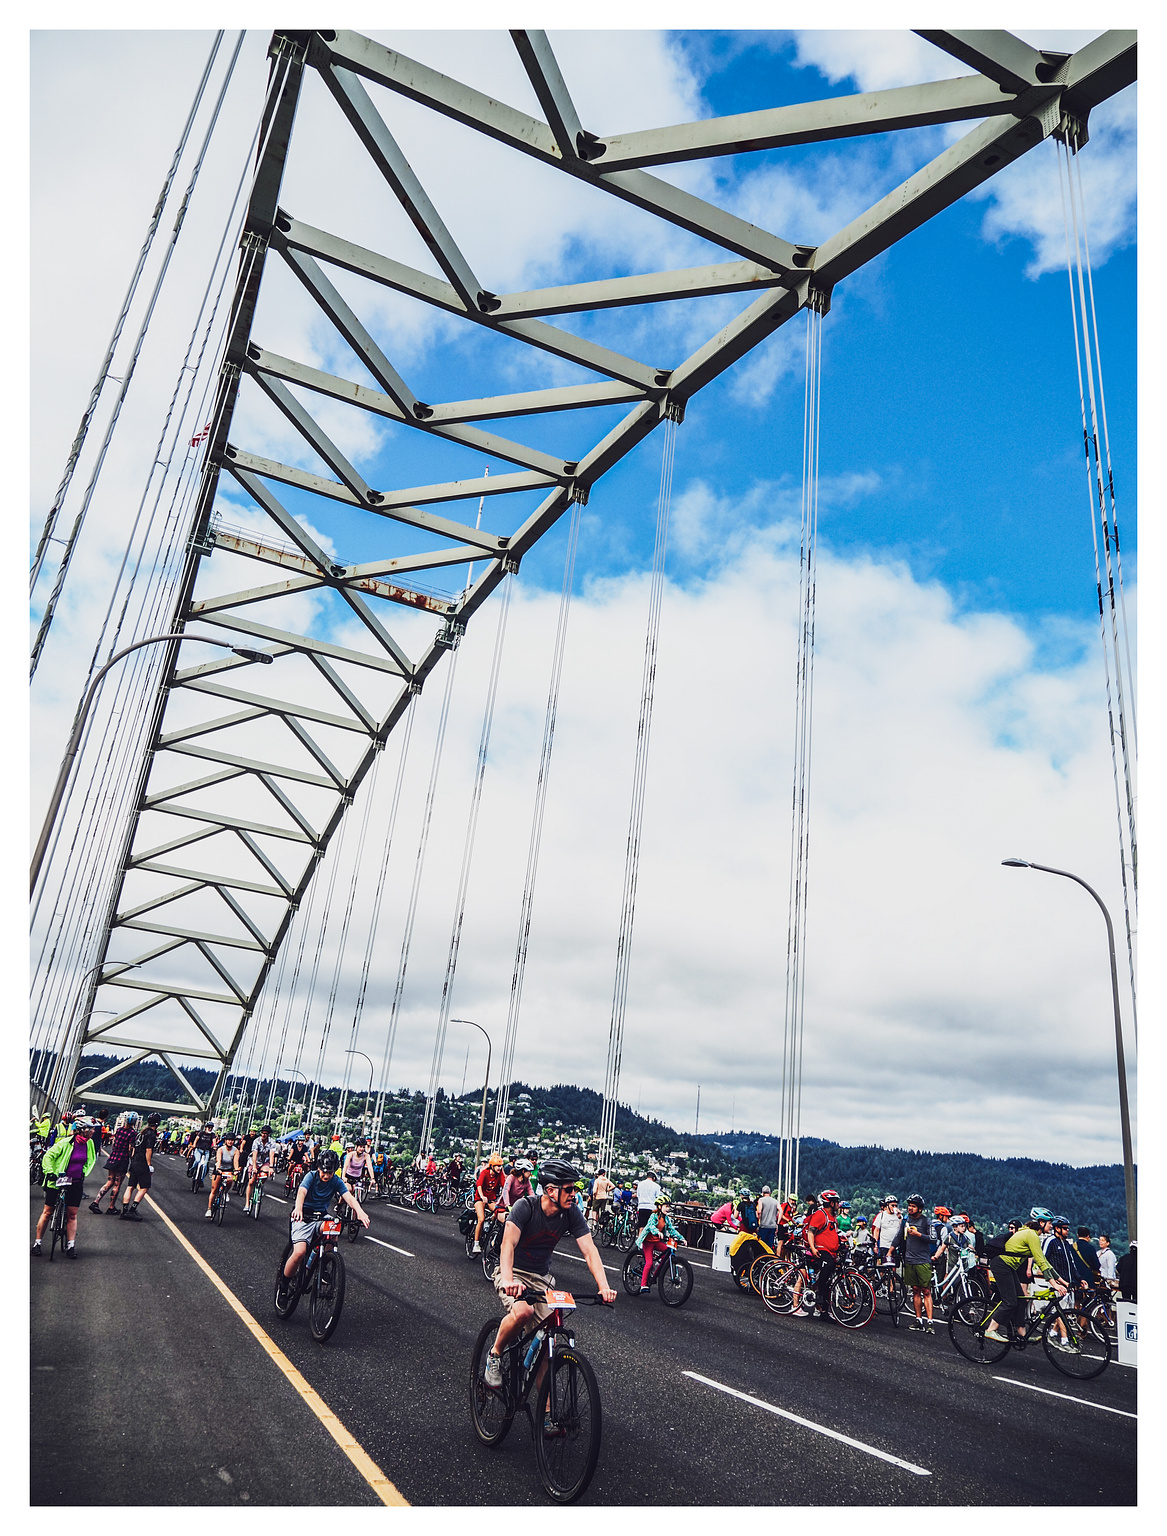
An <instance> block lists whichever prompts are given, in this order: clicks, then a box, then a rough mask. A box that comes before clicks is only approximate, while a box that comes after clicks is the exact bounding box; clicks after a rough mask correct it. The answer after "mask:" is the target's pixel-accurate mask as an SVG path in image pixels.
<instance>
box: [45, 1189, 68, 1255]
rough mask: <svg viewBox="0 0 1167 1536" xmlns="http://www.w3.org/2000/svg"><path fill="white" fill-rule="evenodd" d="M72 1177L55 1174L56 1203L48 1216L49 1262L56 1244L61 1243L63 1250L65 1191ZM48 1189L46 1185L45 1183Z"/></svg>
mask: <svg viewBox="0 0 1167 1536" xmlns="http://www.w3.org/2000/svg"><path fill="white" fill-rule="evenodd" d="M72 1182H73V1180H72V1179H67V1178H66V1177H65V1176H64V1174H57V1175H56V1183H55V1184H54V1186H53V1187H54V1189H55V1190H56V1191H57V1203H56V1205H54V1206H53V1214H52V1216H50V1217H49V1263H50V1264H51V1263H52V1262H53V1255H54V1254H55V1252H56V1248H57V1244H58V1243H60V1245H61V1252H62V1253H64V1251H65V1223H66V1222H67V1221H68V1219H69V1213H68V1210H67V1208H66V1206H65V1191H66V1190H67V1189H68V1188H69V1185H70V1184H72ZM45 1189H46V1190H47V1189H48V1185H47V1184H46V1185H45Z"/></svg>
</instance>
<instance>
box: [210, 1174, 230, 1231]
mask: <svg viewBox="0 0 1167 1536" xmlns="http://www.w3.org/2000/svg"><path fill="white" fill-rule="evenodd" d="M212 1209H213V1215H214V1217H215V1221H216V1223H217V1224H218V1225H219V1226H220V1227H221V1226H222V1225H223V1216H224V1215H225V1213H226V1210H227V1201H226V1199H225V1198H224V1196H223V1186H222V1185H221V1184H220V1185H219V1193H218V1194H217V1195H216V1196H215V1204H214V1206H213V1208H212Z"/></svg>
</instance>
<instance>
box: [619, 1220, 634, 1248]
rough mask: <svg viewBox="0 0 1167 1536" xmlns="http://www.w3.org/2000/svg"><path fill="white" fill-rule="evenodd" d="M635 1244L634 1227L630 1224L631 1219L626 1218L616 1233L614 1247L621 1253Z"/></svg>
mask: <svg viewBox="0 0 1167 1536" xmlns="http://www.w3.org/2000/svg"><path fill="white" fill-rule="evenodd" d="M635 1245H636V1228H635V1227H634V1226H633V1225H632V1222H631V1220H627V1221H625V1222H624V1224H623V1225H622V1226H621V1228H620V1230H619V1232H618V1233H617V1234H616V1247H617V1248H618V1249H619V1250H620V1252H621V1253H627V1252H628V1250H629V1249H630V1248H633V1247H635Z"/></svg>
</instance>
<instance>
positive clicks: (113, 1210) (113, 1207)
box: [105, 1205, 118, 1216]
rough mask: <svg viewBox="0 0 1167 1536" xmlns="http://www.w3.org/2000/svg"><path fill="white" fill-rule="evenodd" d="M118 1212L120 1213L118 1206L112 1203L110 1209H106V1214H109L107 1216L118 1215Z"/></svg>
mask: <svg viewBox="0 0 1167 1536" xmlns="http://www.w3.org/2000/svg"><path fill="white" fill-rule="evenodd" d="M117 1213H118V1208H117V1206H116V1205H111V1206H110V1208H109V1210H108V1211H106V1213H105V1214H106V1215H107V1216H116V1215H117Z"/></svg>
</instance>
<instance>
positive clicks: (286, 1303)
mask: <svg viewBox="0 0 1167 1536" xmlns="http://www.w3.org/2000/svg"><path fill="white" fill-rule="evenodd" d="M291 1256H292V1244H291V1243H285V1244H284V1251H283V1253H282V1254H281V1256H280V1263H279V1268H278V1269H277V1270H276V1282H275V1299H274V1306H275V1313H276V1316H277V1317H291V1315H292V1313H293V1312H294V1311H295V1310H296V1308H297V1306H298V1305H299V1302H300V1296H301V1290H300V1280H301V1276H302V1275H303V1273H304V1267H303V1265H301V1266H300V1268H299V1269H298V1270H297V1272H296V1274H295V1275H294V1276H293V1277H292V1279H291V1280H288V1279H287V1278H286V1277H285V1275H284V1265H285V1264H286V1263H287V1262H288V1260H289V1259H290V1258H291Z"/></svg>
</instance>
